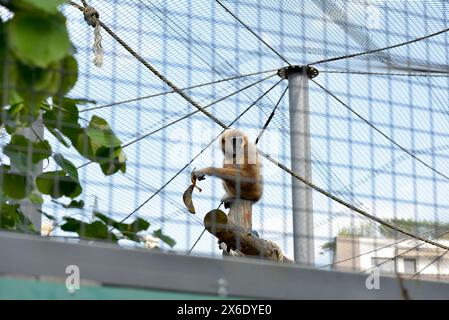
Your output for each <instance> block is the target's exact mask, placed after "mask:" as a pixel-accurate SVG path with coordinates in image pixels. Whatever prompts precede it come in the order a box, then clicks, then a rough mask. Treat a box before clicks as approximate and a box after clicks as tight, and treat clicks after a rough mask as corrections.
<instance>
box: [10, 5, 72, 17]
mask: <svg viewBox="0 0 449 320" xmlns="http://www.w3.org/2000/svg"><path fill="white" fill-rule="evenodd" d="M65 2H67V0H15V1H14V5H16V6H17V7H18V8H23V9H38V10H42V11H43V12H46V13H49V14H55V13H57V12H58V6H59V5H61V4H63V3H65ZM49 19H51V18H49Z"/></svg>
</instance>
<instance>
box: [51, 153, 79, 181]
mask: <svg viewBox="0 0 449 320" xmlns="http://www.w3.org/2000/svg"><path fill="white" fill-rule="evenodd" d="M53 159H55V161H56V163H57V164H58V165H59V166H60V167H61V168H62V169H63V170H64V171H65V173H67V174H68V175H69V176H70V177H72V178H73V179H74V180H75V181H76V182H79V180H78V169H76V167H75V165H74V164H73V163H72V162H71V161H69V160H67V159H66V158H64V156H63V155H62V154H60V153H56V154H55V155H54V156H53Z"/></svg>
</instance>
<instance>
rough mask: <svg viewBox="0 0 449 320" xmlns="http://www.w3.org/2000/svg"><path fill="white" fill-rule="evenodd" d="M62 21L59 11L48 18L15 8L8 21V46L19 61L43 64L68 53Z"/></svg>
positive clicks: (63, 19) (66, 38) (56, 60)
mask: <svg viewBox="0 0 449 320" xmlns="http://www.w3.org/2000/svg"><path fill="white" fill-rule="evenodd" d="M40 2H47V1H40ZM65 23H66V19H65V17H64V16H63V15H62V14H55V15H53V16H52V17H51V18H49V17H47V16H45V15H42V14H39V13H35V12H31V11H19V12H16V13H15V15H14V17H13V19H11V21H10V22H9V23H8V28H7V29H8V39H9V46H10V48H11V50H12V52H13V53H14V55H15V56H16V57H17V58H18V59H20V60H21V61H22V62H23V63H25V64H28V65H30V66H37V67H41V68H46V67H48V66H50V65H51V64H52V63H54V62H58V61H60V60H61V59H63V58H64V57H66V56H68V55H69V54H70V51H71V43H70V39H69V35H68V32H67V28H66V25H65Z"/></svg>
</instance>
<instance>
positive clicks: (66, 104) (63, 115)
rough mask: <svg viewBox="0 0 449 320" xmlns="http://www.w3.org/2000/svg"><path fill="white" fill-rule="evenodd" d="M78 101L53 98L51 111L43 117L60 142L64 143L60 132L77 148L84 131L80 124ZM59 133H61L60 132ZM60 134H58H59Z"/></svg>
mask: <svg viewBox="0 0 449 320" xmlns="http://www.w3.org/2000/svg"><path fill="white" fill-rule="evenodd" d="M77 101H78V100H73V99H69V98H62V99H59V98H53V106H52V109H51V110H47V111H46V112H45V113H44V116H43V122H44V124H45V126H46V127H47V129H48V130H50V132H52V134H54V135H55V136H57V138H58V140H59V141H61V142H62V141H64V139H63V138H62V137H60V135H59V132H60V133H62V134H63V135H64V136H66V137H67V138H68V139H69V140H70V141H71V142H72V144H73V145H74V146H75V145H76V143H77V140H78V136H79V135H80V134H81V133H82V129H81V127H80V125H79V124H78V118H79V112H78V107H77ZM58 131H59V132H58ZM57 132H58V133H57ZM64 145H65V144H64Z"/></svg>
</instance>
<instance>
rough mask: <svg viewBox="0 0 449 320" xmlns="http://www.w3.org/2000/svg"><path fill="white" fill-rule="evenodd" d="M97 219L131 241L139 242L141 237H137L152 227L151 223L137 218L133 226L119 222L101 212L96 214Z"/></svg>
mask: <svg viewBox="0 0 449 320" xmlns="http://www.w3.org/2000/svg"><path fill="white" fill-rule="evenodd" d="M94 214H95V217H97V218H98V219H100V220H101V221H102V222H104V223H105V224H107V225H109V226H112V227H113V228H114V229H116V230H118V231H120V233H121V234H122V235H123V236H125V237H127V238H128V239H129V240H132V241H136V242H138V241H139V240H140V239H139V236H138V235H137V233H138V232H140V231H146V230H147V229H148V228H149V227H150V223H149V222H148V221H146V220H144V219H142V218H137V219H136V220H135V221H134V222H132V223H131V224H127V223H123V222H118V221H117V220H114V219H112V218H110V217H108V216H106V215H104V214H102V213H100V212H95V213H94Z"/></svg>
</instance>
